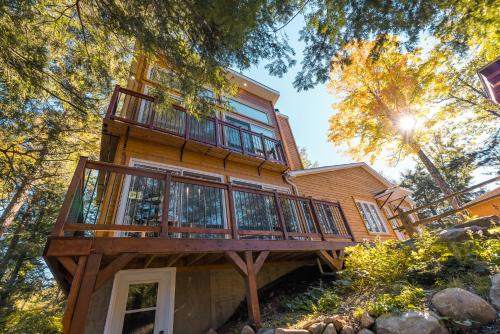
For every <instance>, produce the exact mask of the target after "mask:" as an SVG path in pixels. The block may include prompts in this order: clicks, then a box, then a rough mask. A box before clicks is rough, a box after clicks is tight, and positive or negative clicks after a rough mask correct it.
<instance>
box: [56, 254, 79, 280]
mask: <svg viewBox="0 0 500 334" xmlns="http://www.w3.org/2000/svg"><path fill="white" fill-rule="evenodd" d="M57 260H59V262H60V263H61V264H62V265H63V267H64V268H65V269H66V270H67V271H68V272H69V273H70V274H71V276H73V277H75V272H76V268H77V264H76V263H75V261H73V259H72V258H71V257H69V256H62V257H58V258H57Z"/></svg>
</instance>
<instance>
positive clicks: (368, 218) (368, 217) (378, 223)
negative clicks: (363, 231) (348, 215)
mask: <svg viewBox="0 0 500 334" xmlns="http://www.w3.org/2000/svg"><path fill="white" fill-rule="evenodd" d="M356 206H357V207H358V209H359V212H360V214H361V217H363V221H364V222H365V224H366V228H367V229H368V231H370V232H371V233H388V232H387V227H386V226H385V224H384V220H383V219H382V215H381V214H380V211H379V209H378V207H377V205H376V204H375V203H373V202H366V201H359V200H356Z"/></svg>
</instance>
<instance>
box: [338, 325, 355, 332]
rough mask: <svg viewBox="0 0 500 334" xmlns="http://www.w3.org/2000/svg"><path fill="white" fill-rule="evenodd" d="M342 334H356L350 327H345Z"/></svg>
mask: <svg viewBox="0 0 500 334" xmlns="http://www.w3.org/2000/svg"><path fill="white" fill-rule="evenodd" d="M340 334H354V329H353V328H352V327H351V326H349V325H347V326H344V327H343V328H342V330H341V331H340Z"/></svg>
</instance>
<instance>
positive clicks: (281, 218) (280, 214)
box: [274, 190, 288, 240]
mask: <svg viewBox="0 0 500 334" xmlns="http://www.w3.org/2000/svg"><path fill="white" fill-rule="evenodd" d="M274 202H275V203H276V211H277V213H278V223H279V224H280V226H281V230H282V231H283V240H287V239H288V231H287V230H286V224H285V217H284V216H283V208H282V207H281V201H280V198H279V196H278V192H277V191H276V190H275V191H274Z"/></svg>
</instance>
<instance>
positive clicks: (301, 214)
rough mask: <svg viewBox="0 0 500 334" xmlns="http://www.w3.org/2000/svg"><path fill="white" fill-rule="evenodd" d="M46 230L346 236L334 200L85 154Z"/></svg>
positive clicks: (63, 233) (62, 233) (246, 237)
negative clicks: (123, 163) (99, 159)
mask: <svg viewBox="0 0 500 334" xmlns="http://www.w3.org/2000/svg"><path fill="white" fill-rule="evenodd" d="M53 235H54V236H59V237H92V238H99V237H112V238H113V239H116V238H126V239H134V238H139V239H144V238H145V239H149V240H150V239H164V238H166V239H191V240H192V239H217V240H219V242H223V240H229V239H232V240H239V241H252V240H262V241H264V240H267V241H271V242H272V241H275V240H276V241H280V240H281V241H290V242H294V243H295V242H299V243H300V242H302V241H335V240H339V241H341V240H344V241H351V233H350V231H349V226H348V225H347V222H346V220H345V216H344V214H343V212H342V208H341V207H340V204H339V203H335V202H327V201H321V200H315V199H312V198H308V197H300V196H295V195H291V194H287V193H282V192H273V191H265V190H260V189H254V188H250V187H244V186H237V185H233V184H228V183H222V182H216V181H210V180H206V179H203V178H196V177H187V176H180V175H176V174H175V173H171V172H160V171H153V170H146V169H142V168H135V167H127V166H120V165H114V164H109V163H104V162H96V161H87V160H86V159H85V158H82V159H81V160H80V162H79V165H78V167H77V170H76V172H75V175H74V177H73V180H72V182H71V185H70V187H69V190H68V193H67V196H66V199H65V201H64V204H63V207H62V208H61V211H60V215H59V217H58V220H57V222H56V224H55V228H54V232H53Z"/></svg>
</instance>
